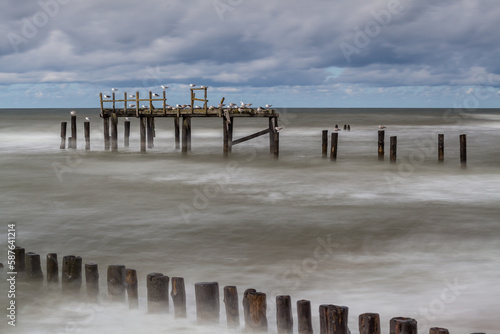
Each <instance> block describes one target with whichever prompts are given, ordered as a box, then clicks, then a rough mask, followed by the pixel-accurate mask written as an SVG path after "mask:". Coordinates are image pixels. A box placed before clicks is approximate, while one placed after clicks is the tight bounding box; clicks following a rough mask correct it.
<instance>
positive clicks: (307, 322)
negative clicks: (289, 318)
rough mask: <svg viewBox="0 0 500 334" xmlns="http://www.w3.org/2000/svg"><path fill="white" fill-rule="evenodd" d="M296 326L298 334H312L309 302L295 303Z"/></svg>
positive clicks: (303, 300) (300, 301)
mask: <svg viewBox="0 0 500 334" xmlns="http://www.w3.org/2000/svg"><path fill="white" fill-rule="evenodd" d="M297 324H298V331H299V334H313V327H312V316H311V302H310V301H309V300H305V299H302V300H299V301H297Z"/></svg>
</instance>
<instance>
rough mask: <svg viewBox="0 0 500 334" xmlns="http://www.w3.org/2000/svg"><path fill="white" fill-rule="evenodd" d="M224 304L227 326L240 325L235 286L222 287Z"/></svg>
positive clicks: (236, 326) (234, 326)
mask: <svg viewBox="0 0 500 334" xmlns="http://www.w3.org/2000/svg"><path fill="white" fill-rule="evenodd" d="M224 304H225V305H226V318H227V327H228V328H233V329H234V328H238V327H239V326H240V312H239V309H238V290H237V288H236V287H235V286H225V287H224Z"/></svg>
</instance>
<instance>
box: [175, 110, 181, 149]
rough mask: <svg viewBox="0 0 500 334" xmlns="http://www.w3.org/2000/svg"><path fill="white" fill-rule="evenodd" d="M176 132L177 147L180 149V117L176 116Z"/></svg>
mask: <svg viewBox="0 0 500 334" xmlns="http://www.w3.org/2000/svg"><path fill="white" fill-rule="evenodd" d="M174 133H175V149H176V150H178V149H179V148H180V147H181V146H180V128H179V117H174Z"/></svg>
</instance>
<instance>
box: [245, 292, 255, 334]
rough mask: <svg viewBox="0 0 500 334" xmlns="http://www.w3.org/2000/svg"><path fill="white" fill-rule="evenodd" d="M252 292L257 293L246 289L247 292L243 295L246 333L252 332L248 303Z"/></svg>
mask: <svg viewBox="0 0 500 334" xmlns="http://www.w3.org/2000/svg"><path fill="white" fill-rule="evenodd" d="M251 292H257V290H255V289H246V290H245V292H244V293H243V300H242V304H243V317H244V319H245V331H247V332H248V331H249V330H250V304H249V302H248V294H250V293H251Z"/></svg>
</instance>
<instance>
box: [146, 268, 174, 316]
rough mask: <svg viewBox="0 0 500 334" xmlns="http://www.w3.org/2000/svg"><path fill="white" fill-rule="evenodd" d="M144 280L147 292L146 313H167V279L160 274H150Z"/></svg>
mask: <svg viewBox="0 0 500 334" xmlns="http://www.w3.org/2000/svg"><path fill="white" fill-rule="evenodd" d="M146 279H147V290H148V312H149V313H167V312H168V311H169V302H168V281H169V277H168V276H165V275H163V274H161V273H150V274H148V275H147V278H146Z"/></svg>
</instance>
